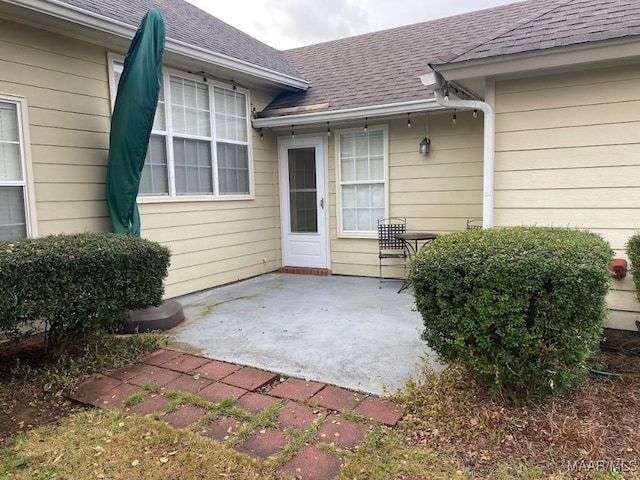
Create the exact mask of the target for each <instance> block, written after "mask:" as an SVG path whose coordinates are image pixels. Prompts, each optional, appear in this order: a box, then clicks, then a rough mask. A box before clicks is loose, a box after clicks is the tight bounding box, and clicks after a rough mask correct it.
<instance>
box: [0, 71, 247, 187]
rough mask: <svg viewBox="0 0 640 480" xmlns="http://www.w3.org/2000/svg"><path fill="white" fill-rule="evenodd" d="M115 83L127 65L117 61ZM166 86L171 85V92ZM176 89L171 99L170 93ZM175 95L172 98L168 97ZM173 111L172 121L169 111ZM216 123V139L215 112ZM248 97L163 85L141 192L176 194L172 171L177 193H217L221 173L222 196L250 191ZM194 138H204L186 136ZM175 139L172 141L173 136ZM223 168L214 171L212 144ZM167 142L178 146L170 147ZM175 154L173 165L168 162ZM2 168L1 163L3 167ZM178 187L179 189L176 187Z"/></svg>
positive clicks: (184, 82) (186, 84)
mask: <svg viewBox="0 0 640 480" xmlns="http://www.w3.org/2000/svg"><path fill="white" fill-rule="evenodd" d="M113 67H114V68H113V70H114V81H115V83H116V86H117V84H118V82H119V80H120V77H121V75H122V70H123V63H122V62H117V61H114V63H113ZM164 88H168V90H167V92H165V91H164ZM169 93H170V97H167V96H166V95H168V94H169ZM165 99H170V102H168V101H165ZM169 109H171V119H170V121H169V119H168V118H167V112H168V110H169ZM212 111H213V119H214V121H215V138H214V137H213V135H214V134H213V125H212V124H211V119H212V115H211V113H212ZM247 121H248V118H247V98H246V95H245V94H244V93H242V92H238V91H237V90H235V89H225V88H222V87H216V86H213V85H210V84H207V83H203V82H198V81H197V80H190V79H186V78H182V77H179V76H174V75H170V76H168V81H167V82H166V84H163V86H162V87H161V89H160V92H159V97H158V108H157V110H156V115H155V118H154V124H153V128H152V136H151V139H150V141H149V150H148V153H147V157H146V158H145V165H144V168H143V171H142V175H141V180H140V195H170V191H171V190H172V189H170V188H169V187H170V185H169V182H170V175H169V174H170V173H171V172H173V176H174V178H175V185H174V187H175V193H174V194H171V195H192V194H209V195H211V194H213V193H214V188H213V185H214V183H213V182H214V179H215V177H214V176H213V174H214V173H215V174H216V176H217V181H218V186H219V194H220V195H248V194H249V193H250V185H249V148H248V128H247ZM184 136H193V137H198V138H193V139H192V138H184ZM167 137H168V138H169V139H171V140H172V141H170V142H168V143H167V140H168V138H167ZM216 139H218V140H228V142H220V141H218V142H217V143H216V154H217V162H218V168H217V171H214V169H213V159H212V155H211V146H212V142H213V141H215V140H216ZM167 145H169V147H170V148H171V149H172V151H171V152H169V151H167ZM170 153H172V157H173V164H172V165H170V164H169V162H168V158H169V154H170ZM0 167H1V165H0ZM172 188H173V187H172Z"/></svg>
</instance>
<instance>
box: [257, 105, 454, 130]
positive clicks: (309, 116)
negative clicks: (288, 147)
mask: <svg viewBox="0 0 640 480" xmlns="http://www.w3.org/2000/svg"><path fill="white" fill-rule="evenodd" d="M429 110H443V107H441V106H440V105H438V103H437V102H436V100H435V99H434V98H430V99H428V100H414V101H411V102H402V103H390V104H387V105H374V106H371V107H358V108H349V109H344V110H329V111H326V112H314V113H302V114H297V115H281V116H277V117H265V118H254V119H253V120H252V123H253V126H254V128H274V127H288V126H291V125H311V124H314V123H326V122H337V121H345V120H357V119H361V118H363V117H369V118H374V117H387V116H391V115H399V114H403V113H417V112H426V111H429Z"/></svg>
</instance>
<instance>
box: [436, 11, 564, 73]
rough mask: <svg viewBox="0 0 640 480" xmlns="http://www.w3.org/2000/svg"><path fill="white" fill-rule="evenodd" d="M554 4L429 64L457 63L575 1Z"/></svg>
mask: <svg viewBox="0 0 640 480" xmlns="http://www.w3.org/2000/svg"><path fill="white" fill-rule="evenodd" d="M526 1H528V2H531V3H534V4H535V3H537V2H538V1H539V0H526ZM551 1H552V2H556V3H555V5H554V6H551V7H550V8H548V9H547V10H545V11H544V12H541V13H540V14H532V15H531V16H529V17H527V18H525V19H523V20H522V21H521V22H517V23H516V24H514V25H513V26H509V27H508V28H505V29H503V30H501V31H498V32H497V33H496V35H495V36H493V37H491V38H488V39H484V40H483V41H482V42H480V43H477V44H475V45H472V46H471V47H469V48H468V49H466V50H465V51H459V52H453V51H452V52H450V53H451V55H450V56H447V57H443V56H439V57H438V58H437V59H434V61H432V62H429V63H437V62H436V61H435V60H441V61H442V62H443V63H449V62H453V61H455V60H456V59H457V58H460V57H461V56H463V55H465V54H467V53H469V52H471V51H473V50H475V49H476V48H478V47H481V46H482V45H486V44H488V43H489V42H492V41H494V40H496V39H498V38H500V37H503V36H504V35H506V34H508V33H510V32H513V31H515V30H517V29H519V28H522V27H523V26H525V25H527V24H530V23H532V22H534V21H536V20H538V19H539V18H541V17H543V16H545V15H548V14H549V13H551V12H554V11H555V10H558V9H559V8H562V7H564V6H566V5H568V4H569V3H571V2H573V1H574V0H551Z"/></svg>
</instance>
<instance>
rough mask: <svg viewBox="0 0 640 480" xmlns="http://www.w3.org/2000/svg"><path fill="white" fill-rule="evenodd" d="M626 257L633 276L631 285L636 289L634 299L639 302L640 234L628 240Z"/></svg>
mask: <svg viewBox="0 0 640 480" xmlns="http://www.w3.org/2000/svg"><path fill="white" fill-rule="evenodd" d="M627 256H628V257H629V262H631V265H630V268H629V270H630V271H631V275H633V284H634V285H635V287H636V298H637V299H638V301H639V302H640V233H636V234H635V235H633V236H631V238H629V241H628V242H627Z"/></svg>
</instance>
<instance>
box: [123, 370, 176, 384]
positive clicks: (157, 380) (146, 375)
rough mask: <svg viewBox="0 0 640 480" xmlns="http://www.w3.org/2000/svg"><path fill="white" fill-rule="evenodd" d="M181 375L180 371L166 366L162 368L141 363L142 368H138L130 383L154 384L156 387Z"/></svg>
mask: <svg viewBox="0 0 640 480" xmlns="http://www.w3.org/2000/svg"><path fill="white" fill-rule="evenodd" d="M180 375H182V374H181V373H180V372H174V371H173V370H168V369H166V368H160V367H156V366H154V365H141V366H140V368H139V369H137V374H136V376H135V377H133V378H132V379H131V380H129V383H133V384H134V385H138V386H140V387H146V386H147V385H152V386H153V387H154V388H160V387H163V386H165V385H166V384H167V383H169V382H170V381H171V380H175V379H176V378H178V377H179V376H180Z"/></svg>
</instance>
